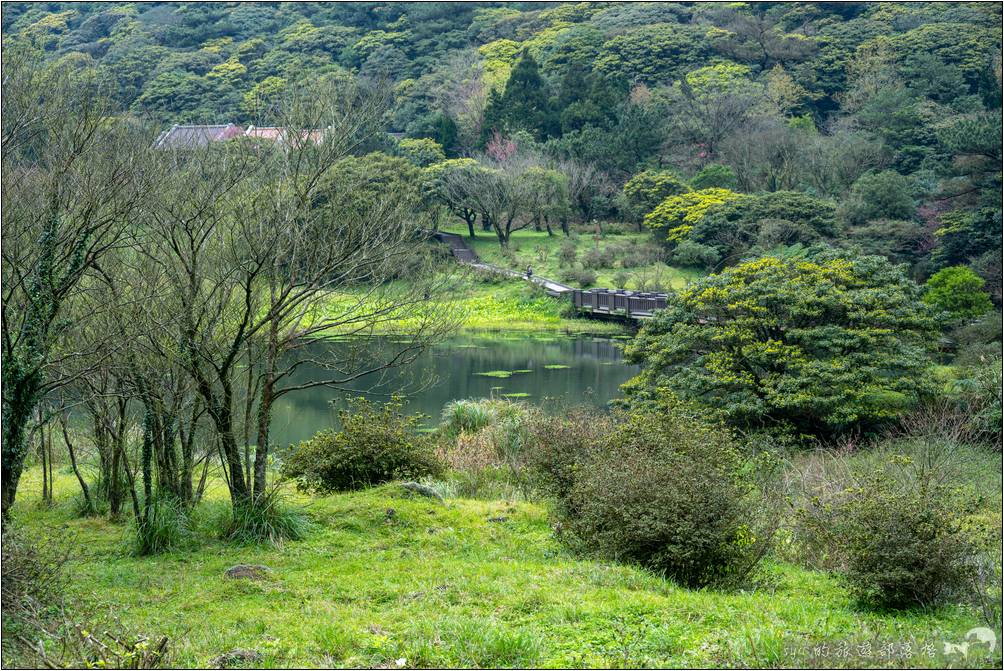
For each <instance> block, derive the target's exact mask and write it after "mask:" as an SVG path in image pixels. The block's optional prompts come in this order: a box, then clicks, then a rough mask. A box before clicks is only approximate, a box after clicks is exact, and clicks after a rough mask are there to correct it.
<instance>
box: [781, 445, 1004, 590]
mask: <svg viewBox="0 0 1004 671" xmlns="http://www.w3.org/2000/svg"><path fill="white" fill-rule="evenodd" d="M904 448H905V449H904ZM958 450H959V448H958V446H956V445H953V444H951V443H950V442H947V441H944V440H940V441H939V440H934V441H920V443H919V444H914V445H901V446H899V447H898V448H896V447H893V448H892V449H886V450H885V451H880V452H879V453H878V454H876V455H875V456H874V458H873V459H871V460H869V461H868V462H866V463H861V464H857V466H856V467H854V468H851V469H849V470H848V471H846V472H844V473H843V474H841V475H839V476H837V477H836V478H835V480H831V481H824V482H825V486H824V487H818V488H817V489H814V490H812V491H811V492H809V494H810V499H809V500H808V501H807V502H806V503H805V507H804V509H802V510H801V512H800V516H801V518H802V520H803V523H804V524H805V528H806V529H807V531H808V533H809V534H811V535H815V536H816V537H817V538H818V539H819V541H820V542H821V543H822V544H823V545H825V546H826V547H828V548H829V551H830V552H831V553H832V556H831V557H830V561H831V562H834V563H835V564H836V565H837V567H838V570H839V571H840V572H841V573H842V574H843V576H844V578H845V580H846V581H847V583H848V585H849V586H850V588H851V590H852V592H853V593H854V594H855V596H856V597H857V598H858V599H859V600H861V601H862V602H864V603H867V604H870V605H873V606H879V607H883V608H910V607H917V606H931V605H935V604H938V603H941V602H944V601H945V600H947V599H950V598H952V597H958V596H959V595H960V594H962V593H964V592H965V591H966V590H967V589H969V588H970V585H969V584H967V581H968V580H970V579H971V577H970V573H969V572H970V571H972V570H973V566H974V565H975V561H976V559H977V557H978V555H979V553H980V552H981V551H984V550H988V551H992V550H991V548H992V544H990V543H989V539H990V535H988V532H989V531H990V529H989V528H988V527H987V526H986V525H985V520H981V519H980V518H978V517H974V516H973V515H974V513H975V512H976V511H977V510H978V509H979V505H980V502H979V501H978V499H977V497H975V496H974V494H973V491H972V489H971V488H969V487H967V483H966V478H965V477H964V475H963V474H962V473H961V472H960V467H962V466H963V465H962V464H960V463H959V460H960V458H962V455H964V454H965V453H962V454H957V452H958Z"/></svg>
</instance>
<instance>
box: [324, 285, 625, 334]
mask: <svg viewBox="0 0 1004 671" xmlns="http://www.w3.org/2000/svg"><path fill="white" fill-rule="evenodd" d="M454 297H455V299H456V303H455V304H454V305H452V306H451V310H455V311H456V313H457V314H460V315H462V325H461V328H462V329H464V330H472V331H509V332H513V331H551V332H557V333H596V334H605V333H623V332H624V331H625V330H626V328H627V327H626V326H625V325H624V324H623V323H621V322H615V321H602V320H598V319H570V318H568V317H565V316H563V314H562V312H563V310H564V309H565V307H566V303H567V299H561V298H553V297H551V296H548V295H547V294H545V293H544V292H543V291H542V290H540V289H537V288H535V287H533V286H531V285H530V284H529V283H527V282H524V281H522V280H518V279H506V280H499V281H497V282H492V283H482V282H477V281H475V282H468V283H467V284H465V285H464V286H463V287H462V288H461V289H460V290H459V292H458V293H455V294H454ZM353 301H354V298H353V296H352V295H351V294H348V293H345V294H335V293H332V294H329V297H328V300H327V301H326V303H327V307H326V308H325V309H327V310H330V311H332V312H337V311H340V310H341V309H344V308H343V306H350V305H352V303H353ZM408 327H409V321H408V320H407V319H402V320H397V321H393V322H385V323H384V324H382V325H381V327H380V328H379V329H378V330H385V331H387V332H393V331H399V330H407V329H408Z"/></svg>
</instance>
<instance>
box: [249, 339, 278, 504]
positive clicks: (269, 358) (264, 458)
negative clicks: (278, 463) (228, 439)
mask: <svg viewBox="0 0 1004 671" xmlns="http://www.w3.org/2000/svg"><path fill="white" fill-rule="evenodd" d="M278 335H279V334H278V332H277V330H276V325H275V322H272V323H270V324H269V330H268V350H267V352H266V353H265V372H264V375H263V379H262V385H261V397H260V400H259V402H258V440H257V443H256V445H255V450H254V484H253V486H252V489H251V492H252V493H251V495H252V497H254V499H255V500H257V499H258V497H259V496H261V495H262V494H264V493H265V485H266V469H267V467H268V439H269V437H268V430H269V424H270V423H271V421H272V403H273V401H274V400H275V371H276V364H277V358H278V356H279V343H278Z"/></svg>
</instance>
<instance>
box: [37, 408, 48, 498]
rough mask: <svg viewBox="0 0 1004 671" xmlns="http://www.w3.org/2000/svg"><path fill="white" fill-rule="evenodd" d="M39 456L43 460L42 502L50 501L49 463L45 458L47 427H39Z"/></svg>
mask: <svg viewBox="0 0 1004 671" xmlns="http://www.w3.org/2000/svg"><path fill="white" fill-rule="evenodd" d="M38 458H39V459H40V460H41V461H42V502H43V503H47V502H48V501H49V468H48V466H49V464H48V462H47V461H46V459H45V427H44V426H40V427H38Z"/></svg>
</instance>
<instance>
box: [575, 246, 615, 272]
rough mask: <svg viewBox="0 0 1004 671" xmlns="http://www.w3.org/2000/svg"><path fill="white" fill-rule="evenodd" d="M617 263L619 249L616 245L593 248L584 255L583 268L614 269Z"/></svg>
mask: <svg viewBox="0 0 1004 671" xmlns="http://www.w3.org/2000/svg"><path fill="white" fill-rule="evenodd" d="M615 263H617V249H616V247H615V246H614V245H607V246H605V247H602V248H601V247H598V246H597V247H591V248H589V249H588V250H586V253H585V254H583V255H582V267H583V268H613V267H614V264H615Z"/></svg>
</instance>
